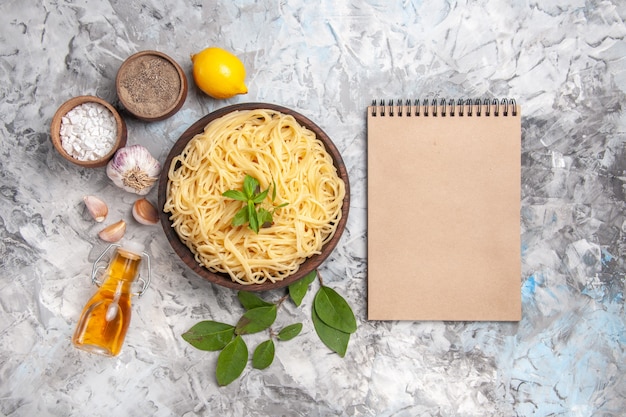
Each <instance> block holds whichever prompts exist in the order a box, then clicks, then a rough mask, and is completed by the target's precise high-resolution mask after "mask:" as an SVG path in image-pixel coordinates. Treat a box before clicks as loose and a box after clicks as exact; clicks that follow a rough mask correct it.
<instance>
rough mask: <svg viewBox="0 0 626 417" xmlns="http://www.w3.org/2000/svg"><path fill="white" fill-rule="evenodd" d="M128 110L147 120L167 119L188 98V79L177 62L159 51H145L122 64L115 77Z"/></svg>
mask: <svg viewBox="0 0 626 417" xmlns="http://www.w3.org/2000/svg"><path fill="white" fill-rule="evenodd" d="M115 88H116V89H117V96H118V98H119V100H120V102H121V103H122V105H123V106H124V107H125V108H126V110H127V111H128V112H129V113H130V114H132V115H133V116H135V117H137V118H138V119H141V120H144V121H158V120H163V119H166V118H168V117H170V116H172V115H173V114H174V113H176V112H177V111H178V110H179V109H180V108H181V107H182V105H183V103H184V102H185V99H186V98H187V90H188V86H187V77H186V76H185V72H184V71H183V69H182V68H181V67H180V65H178V63H177V62H176V61H174V60H173V59H172V58H170V57H169V56H167V55H166V54H164V53H162V52H158V51H142V52H137V53H136V54H134V55H131V56H130V57H129V58H128V59H126V61H124V62H123V63H122V65H121V66H120V69H119V70H118V71H117V76H116V78H115Z"/></svg>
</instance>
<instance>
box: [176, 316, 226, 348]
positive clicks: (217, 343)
mask: <svg viewBox="0 0 626 417" xmlns="http://www.w3.org/2000/svg"><path fill="white" fill-rule="evenodd" d="M234 333H235V327H234V326H231V325H230V324H225V323H219V322H216V321H210V320H207V321H201V322H199V323H196V324H195V325H194V326H193V327H192V328H191V329H189V330H187V331H186V332H185V333H183V334H182V338H183V339H184V340H185V341H186V342H187V343H189V344H190V345H191V346H193V347H195V348H196V349H200V350H208V351H216V350H220V349H222V348H223V347H224V346H226V344H228V342H230V341H231V340H232V338H233V336H234Z"/></svg>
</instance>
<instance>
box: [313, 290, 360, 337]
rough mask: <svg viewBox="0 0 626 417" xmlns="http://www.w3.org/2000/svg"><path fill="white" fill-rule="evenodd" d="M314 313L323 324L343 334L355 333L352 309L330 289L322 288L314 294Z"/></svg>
mask: <svg viewBox="0 0 626 417" xmlns="http://www.w3.org/2000/svg"><path fill="white" fill-rule="evenodd" d="M314 304H315V312H316V313H317V316H318V317H319V318H320V320H322V321H323V322H324V323H325V324H327V325H328V326H330V327H333V328H335V329H337V330H341V331H342V332H345V333H354V332H355V331H356V319H355V317H354V313H353V312H352V309H351V308H350V306H349V305H348V303H347V302H346V300H344V298H343V297H342V296H341V295H339V294H338V293H337V292H336V291H335V290H333V289H332V288H329V287H326V286H322V287H320V289H319V290H318V291H317V294H315V300H314Z"/></svg>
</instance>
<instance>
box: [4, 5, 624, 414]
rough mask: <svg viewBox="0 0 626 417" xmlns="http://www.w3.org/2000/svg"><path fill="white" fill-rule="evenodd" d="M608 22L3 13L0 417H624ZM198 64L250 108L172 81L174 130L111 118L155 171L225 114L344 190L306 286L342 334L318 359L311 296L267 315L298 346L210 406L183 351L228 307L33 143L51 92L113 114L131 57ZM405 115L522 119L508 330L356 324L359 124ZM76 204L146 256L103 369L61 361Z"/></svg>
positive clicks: (298, 9) (341, 12) (215, 394)
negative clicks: (234, 62)
mask: <svg viewBox="0 0 626 417" xmlns="http://www.w3.org/2000/svg"><path fill="white" fill-rule="evenodd" d="M509 3H512V4H509ZM625 19H626V4H624V2H623V1H619V0H612V1H598V0H590V1H582V0H562V1H558V0H548V1H535V0H526V1H515V2H505V1H496V0H479V1H454V0H448V1H442V0H435V1H424V2H421V1H403V2H400V1H395V2H388V1H382V0H380V1H374V0H362V1H356V0H353V1H343V2H339V1H331V0H326V1H304V0H294V1H291V0H290V1H286V0H283V1H260V2H257V1H253V0H249V1H235V2H231V1H228V2H227V1H224V2H221V3H219V2H216V1H201V0H190V1H177V0H158V1H157V0H141V1H122V0H111V1H98V0H75V1H63V0H41V1H38V0H4V1H2V3H0V135H1V137H0V156H1V157H0V201H1V204H0V265H1V270H0V415H4V416H11V417H14V416H28V417H31V416H40V417H44V416H109V415H151V416H159V417H161V416H185V417H189V416H214V415H232V416H266V415H276V416H278V415H284V416H329V415H346V416H507V417H508V416H561V415H562V416H622V415H623V413H624V410H626V379H625V377H624V374H625V373H626V354H625V351H624V349H625V347H624V346H625V345H626V330H625V327H626V326H625V323H626V319H625V314H624V273H625V266H624V260H623V259H624V254H625V253H624V252H625V250H626V247H625V243H626V237H625V233H626V203H625V197H626V191H625V186H626V148H625V143H626V132H625V127H626V119H625V116H624V112H623V109H622V103H624V99H625V93H626V91H625V90H626V61H625V58H624V57H625V56H626V42H625V35H626V24H625ZM210 45H217V46H220V47H223V48H225V49H228V50H231V51H232V52H234V53H235V54H237V55H238V56H239V57H240V58H241V59H242V61H243V62H244V64H245V66H246V68H247V70H248V78H247V84H248V87H249V93H248V94H247V95H246V96H238V97H236V98H233V99H231V100H226V101H215V100H212V99H210V98H208V97H207V96H205V95H203V94H200V93H199V92H198V91H197V90H196V89H195V88H194V87H193V84H191V88H190V92H189V96H188V98H187V101H186V103H185V105H184V107H183V108H182V110H181V111H180V112H179V113H177V114H176V115H175V116H173V117H172V118H170V119H168V120H166V121H163V122H157V123H150V124H147V123H143V122H139V121H136V120H133V119H127V122H128V127H129V144H134V143H140V144H143V145H144V146H146V147H148V148H149V149H150V150H151V151H152V153H153V154H154V155H155V156H156V157H158V158H159V159H160V160H161V161H163V160H164V159H165V157H166V155H167V153H168V151H169V149H170V147H171V146H172V144H173V143H174V142H175V141H176V140H177V138H178V137H179V135H180V134H181V133H182V132H183V131H184V130H185V129H186V128H187V127H188V126H189V125H191V124H192V123H193V122H194V121H196V120H197V119H199V118H200V117H202V116H204V115H205V114H207V113H209V112H210V111H212V110H214V109H217V108H220V107H223V106H225V105H227V104H233V103H240V102H251V101H261V102H270V103H275V104H280V105H283V106H287V107H290V108H293V109H294V110H297V111H299V112H301V113H303V114H304V115H306V116H307V117H309V118H310V119H312V120H314V121H315V122H316V123H317V124H318V125H319V126H321V127H322V128H323V129H324V130H325V131H326V132H327V133H328V135H329V136H330V137H331V138H332V139H333V141H334V142H335V144H336V145H337V147H338V148H339V150H340V151H341V153H342V155H343V158H344V161H345V162H346V164H347V166H348V171H349V175H350V180H351V186H352V204H351V207H350V210H351V211H350V217H349V220H348V227H347V230H346V233H345V234H344V236H343V238H342V240H341V242H340V244H339V245H338V247H337V249H336V250H335V252H334V253H333V255H332V256H331V258H329V260H328V261H327V262H326V263H325V264H324V267H323V268H322V269H321V271H322V274H323V275H324V277H325V280H326V281H327V282H328V284H329V285H331V286H332V287H333V288H335V289H336V290H338V291H339V292H340V293H342V294H343V295H344V296H345V297H346V298H347V300H348V301H349V303H350V304H351V305H352V306H353V307H354V310H355V313H356V315H357V319H358V322H359V330H358V332H357V333H356V334H355V335H354V336H353V338H352V340H351V342H350V346H349V348H348V353H347V355H346V357H345V358H343V359H341V358H339V357H338V356H337V355H334V354H331V353H330V352H329V351H328V349H327V348H326V347H325V346H323V345H322V344H321V342H320V341H319V340H318V339H317V336H316V335H315V332H314V330H313V327H312V325H311V322H310V319H309V317H310V316H309V309H310V306H311V301H312V297H311V295H312V294H309V296H308V297H307V298H305V301H304V305H303V307H302V308H300V309H297V308H292V307H288V308H286V309H284V310H282V311H281V312H280V314H279V320H284V322H285V323H289V322H292V321H295V320H302V321H303V322H304V323H305V327H304V331H303V334H302V335H301V336H299V337H298V338H296V339H294V340H292V341H290V342H285V343H280V344H279V345H278V346H277V357H276V360H275V362H274V364H273V365H272V366H271V367H270V368H269V369H268V370H265V371H257V370H253V369H252V368H251V367H250V366H248V367H247V369H246V371H245V372H244V374H243V376H242V377H241V378H240V379H239V380H237V381H236V382H234V383H232V384H231V385H229V386H228V387H224V388H218V387H217V385H216V382H215V378H214V369H215V362H216V358H217V354H215V353H206V352H200V351H197V350H195V349H194V348H192V347H191V346H189V345H188V344H187V343H186V342H184V341H183V340H182V339H181V337H180V335H181V334H182V333H183V332H184V331H185V330H187V329H188V328H189V327H191V325H193V324H194V323H195V322H197V321H199V320H204V319H213V320H218V321H225V322H234V321H235V320H236V319H237V318H238V317H239V315H240V314H241V309H240V307H239V305H238V302H237V300H236V297H235V293H234V292H232V291H231V290H227V289H222V288H217V287H215V286H213V285H211V284H209V283H207V282H205V281H202V280H201V279H200V278H198V277H196V276H195V275H193V274H191V273H189V272H188V271H187V270H186V269H185V268H183V266H182V263H181V262H179V261H177V260H176V259H175V257H174V256H173V251H172V250H171V248H170V246H169V244H168V243H167V242H166V240H165V238H164V235H163V233H162V231H161V229H160V228H158V227H156V228H145V227H143V228H142V227H139V226H137V225H136V224H135V223H132V219H131V218H130V214H129V213H130V211H129V209H130V205H131V204H132V202H133V201H134V197H133V196H132V195H130V194H126V193H124V192H123V191H121V190H119V189H117V188H116V187H114V186H113V185H112V183H111V182H110V181H109V180H108V178H107V177H106V175H105V172H104V169H94V170H84V169H80V168H77V167H75V166H73V165H70V164H68V163H67V162H65V161H64V160H62V159H61V158H60V157H59V156H58V155H57V154H56V153H55V152H54V150H53V149H52V145H51V142H50V139H49V123H50V120H51V117H52V115H53V114H54V112H55V111H56V108H57V107H58V106H59V105H60V104H61V103H62V102H64V101H65V100H66V99H68V98H69V97H71V96H73V95H81V94H95V95H98V96H100V97H103V98H105V99H108V100H109V101H111V102H114V103H116V102H117V99H116V97H115V88H114V79H115V75H116V72H117V69H118V67H119V65H120V64H121V62H122V61H123V60H124V59H125V58H126V57H128V56H129V55H131V54H132V53H134V52H137V51H140V50H145V49H157V50H160V51H162V52H165V53H167V54H168V55H170V56H172V57H173V58H175V59H176V60H177V61H178V62H179V63H180V64H181V65H182V66H183V68H184V69H185V70H186V72H187V74H188V76H190V75H191V72H190V70H191V64H190V61H189V54H190V53H192V52H197V51H199V50H200V49H203V48H204V47H207V46H210ZM190 81H191V77H190ZM425 96H429V97H432V96H440V97H471V98H474V97H483V96H484V97H512V98H515V99H516V100H517V102H518V103H519V104H521V105H522V108H523V119H522V120H523V132H522V141H523V142H522V149H523V153H522V176H523V178H522V181H523V184H522V213H521V225H522V229H521V233H522V243H523V247H522V261H523V271H522V272H523V273H522V276H521V277H520V286H521V294H522V299H523V319H522V321H521V322H519V323H515V324H511V323H500V324H498V323H457V322H446V323H441V322H436V323H421V322H368V321H367V320H366V316H365V311H366V298H365V294H366V284H367V269H366V266H367V264H366V256H367V254H366V250H365V248H366V237H367V230H366V206H365V202H366V199H365V189H366V166H365V160H366V159H365V149H366V135H365V133H366V130H365V128H366V126H365V107H366V106H367V105H368V104H369V103H371V100H372V99H397V98H418V97H425ZM390 144H392V142H391V139H390ZM416 163H419V161H416ZM155 192H156V189H155V191H154V192H152V193H151V194H150V195H149V196H148V197H149V198H151V199H152V200H153V201H156V195H155ZM85 194H95V195H99V196H101V197H103V198H104V199H105V200H106V201H107V202H108V203H109V205H110V208H111V213H110V214H109V219H111V220H113V219H116V218H125V219H127V220H129V223H130V226H129V231H128V235H129V236H132V237H135V238H136V239H139V240H141V241H143V242H144V243H146V245H147V246H148V248H149V251H150V252H151V254H152V257H153V270H154V277H153V285H152V287H151V289H150V291H149V292H148V293H147V294H146V295H145V296H144V297H143V298H141V299H139V300H135V304H134V306H133V319H132V323H131V327H130V330H129V333H128V337H127V339H126V344H125V346H124V349H123V351H122V354H121V355H120V356H119V357H117V358H114V359H105V358H101V357H96V356H91V355H89V354H85V353H83V352H80V351H77V350H75V349H74V348H73V347H72V346H71V344H70V337H71V334H72V332H73V329H74V326H75V324H76V320H77V317H78V314H79V313H80V310H81V308H82V306H83V304H84V303H85V302H86V301H87V299H88V297H89V295H90V294H91V293H92V291H93V288H92V287H91V286H90V284H89V281H88V274H89V273H90V270H91V263H92V262H93V261H94V259H95V257H96V256H97V255H98V254H99V253H100V252H101V251H102V249H103V245H102V243H101V242H100V241H99V240H98V238H97V231H98V230H99V227H100V225H95V224H94V223H93V222H92V221H90V220H89V219H88V218H87V217H85V215H84V212H83V204H82V197H83V195H85ZM471 278H472V277H468V279H471ZM315 285H317V284H315ZM313 289H314V290H315V289H316V287H315V286H314V288H313ZM280 295H282V292H280V291H279V292H276V293H269V294H266V297H267V298H268V299H276V298H278V297H279V296H280ZM251 340H254V339H251ZM253 343H254V342H252V341H251V342H250V343H249V344H250V345H252V344H253Z"/></svg>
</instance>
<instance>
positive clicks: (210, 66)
mask: <svg viewBox="0 0 626 417" xmlns="http://www.w3.org/2000/svg"><path fill="white" fill-rule="evenodd" d="M191 62H192V63H193V79H194V81H195V82H196V85H197V86H198V88H199V89H200V90H202V91H203V92H205V93H206V94H208V95H209V96H211V97H213V98H217V99H223V98H230V97H233V96H236V95H237V94H246V93H247V92H248V87H246V84H245V83H244V81H245V78H246V68H245V67H244V66H243V63H242V62H241V61H240V60H239V58H237V57H236V56H235V55H233V54H231V53H230V52H228V51H226V50H224V49H222V48H217V47H210V48H206V49H203V50H202V51H200V52H198V53H197V54H192V55H191Z"/></svg>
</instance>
